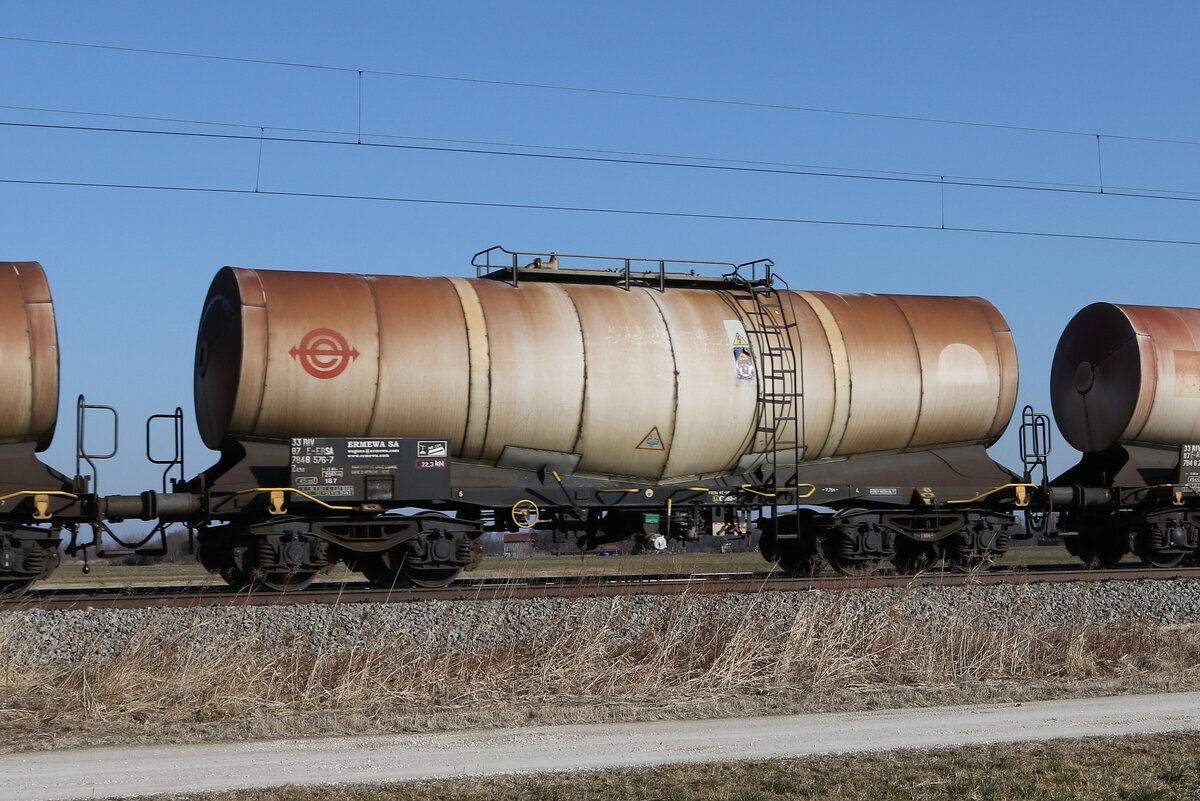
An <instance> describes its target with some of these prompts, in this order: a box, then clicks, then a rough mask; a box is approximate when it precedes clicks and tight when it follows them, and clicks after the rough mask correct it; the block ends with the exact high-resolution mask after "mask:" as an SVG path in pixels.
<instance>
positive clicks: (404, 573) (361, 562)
mask: <svg viewBox="0 0 1200 801" xmlns="http://www.w3.org/2000/svg"><path fill="white" fill-rule="evenodd" d="M408 557H409V552H408V549H407V548H405V547H403V546H401V547H399V548H392V549H391V550H388V551H384V552H382V553H378V554H371V555H369V556H360V557H358V558H356V559H355V561H354V567H355V569H356V570H358V571H360V572H361V573H362V574H363V575H364V576H366V577H367V581H369V582H371V583H372V584H374V585H375V586H376V587H389V588H397V587H423V588H425V589H436V588H438V587H445V586H446V585H448V584H450V583H451V582H452V581H454V579H456V578H458V576H459V574H460V573H462V570H461V569H459V568H456V567H430V566H422V565H420V564H418V563H415V562H413V561H411V559H410V558H408Z"/></svg>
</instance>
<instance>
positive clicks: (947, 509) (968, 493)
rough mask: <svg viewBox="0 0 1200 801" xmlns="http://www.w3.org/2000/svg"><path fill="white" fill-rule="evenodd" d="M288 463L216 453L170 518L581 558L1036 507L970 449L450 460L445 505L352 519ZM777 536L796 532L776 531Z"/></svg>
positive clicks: (937, 521) (934, 532)
mask: <svg viewBox="0 0 1200 801" xmlns="http://www.w3.org/2000/svg"><path fill="white" fill-rule="evenodd" d="M289 453H290V452H289V448H288V445H287V444H285V443H280V442H258V441H230V442H228V443H226V445H225V446H224V447H223V448H222V452H221V458H220V460H219V461H218V462H217V463H216V464H215V465H213V466H212V467H211V468H209V469H208V470H206V471H204V472H203V473H201V474H200V475H198V476H196V477H195V478H194V479H192V480H191V481H188V482H181V483H180V484H178V485H177V486H176V492H177V493H184V494H186V495H187V496H188V497H189V498H190V500H188V501H187V502H183V503H178V504H176V507H177V508H178V509H180V510H181V513H180V514H178V515H176V516H175V519H176V520H179V521H181V522H186V523H188V524H190V525H196V526H201V527H202V528H203V527H208V526H211V525H213V524H214V523H217V524H219V523H222V522H232V523H235V524H237V525H239V526H241V527H243V528H244V529H248V530H249V531H250V532H251V533H255V532H259V533H265V532H267V531H269V530H272V529H270V526H271V525H272V524H285V525H289V526H292V527H293V529H294V528H295V526H296V525H297V524H298V523H304V524H305V525H307V526H308V528H307V529H306V531H307V532H308V533H310V534H312V535H313V536H315V537H318V538H321V539H324V540H326V541H328V542H329V543H331V544H333V545H335V546H337V547H338V548H340V549H342V550H343V551H344V552H346V553H349V554H354V553H362V554H365V553H373V552H380V551H383V550H386V549H388V548H391V547H394V546H395V545H398V544H400V543H402V542H404V541H406V540H408V539H411V538H412V537H414V536H416V535H417V534H418V533H419V532H420V530H421V529H422V528H423V527H427V526H428V525H429V521H430V518H429V517H427V516H422V515H409V514H393V513H388V512H387V510H388V509H395V508H404V507H411V508H419V509H422V510H429V511H433V512H454V513H457V516H458V520H459V521H461V524H462V525H463V526H465V527H467V528H468V529H469V533H470V535H471V536H478V535H479V534H481V533H482V532H483V531H484V530H485V529H486V530H493V531H501V530H508V531H516V530H518V529H520V528H534V529H541V530H552V531H555V532H556V533H559V534H561V535H563V536H564V537H566V536H574V537H575V538H576V539H577V540H578V541H579V542H580V544H581V545H582V546H583V547H589V546H594V545H595V544H597V543H598V542H603V541H609V540H619V539H629V538H631V537H646V536H664V537H669V538H678V539H689V538H691V537H692V535H693V534H694V533H695V528H694V527H691V526H689V525H687V521H688V520H691V521H693V522H695V521H701V522H703V523H704V524H705V525H707V524H710V523H712V522H714V521H718V522H720V521H726V522H731V521H734V520H745V519H747V518H748V517H749V516H750V515H751V514H756V513H757V514H759V515H760V521H762V520H763V519H764V518H765V519H766V520H770V519H771V517H775V516H782V515H787V514H789V513H790V510H791V508H792V507H796V506H805V507H819V508H822V509H824V510H826V511H823V512H817V513H815V514H817V515H818V516H819V517H820V519H823V520H834V519H837V520H839V521H842V522H845V521H846V519H848V518H854V519H855V520H858V521H864V520H865V521H869V522H870V523H871V525H873V526H881V527H883V528H885V529H889V530H892V531H893V532H895V534H897V535H903V536H907V537H909V538H911V539H913V540H916V541H923V542H933V541H937V540H941V539H944V538H945V537H948V536H950V535H952V534H953V533H955V532H956V531H961V530H962V529H963V528H964V527H966V526H967V525H969V524H970V523H972V522H973V521H978V520H981V519H986V520H990V521H992V522H993V523H995V524H996V525H999V526H1010V525H1011V524H1012V523H1013V518H1012V513H1013V512H1014V511H1018V510H1020V509H1022V508H1028V507H1029V504H1030V503H1031V502H1032V501H1034V500H1035V495H1034V493H1033V492H1032V491H1030V489H1029V488H1030V487H1031V485H1029V484H1027V483H1022V481H1021V479H1020V478H1019V477H1018V476H1016V475H1015V474H1014V473H1012V472H1011V471H1009V470H1007V469H1006V468H1004V467H1002V466H1001V465H999V464H997V463H996V462H995V461H993V460H992V459H991V458H990V457H988V455H987V453H986V451H985V449H984V448H983V447H982V446H980V445H971V446H961V447H952V448H941V449H937V450H925V451H914V452H909V453H891V454H875V455H868V456H861V457H851V458H845V459H828V460H823V461H816V462H809V463H802V464H801V465H799V468H798V469H793V468H788V467H781V468H779V469H780V471H781V472H780V474H779V475H771V474H768V473H767V472H766V471H767V470H768V469H769V467H767V466H764V467H759V468H757V469H752V470H750V471H748V472H745V473H738V474H727V475H720V476H700V477H690V478H685V479H682V480H678V481H669V482H663V481H659V482H653V481H644V480H636V479H627V478H622V477H616V476H597V475H585V474H582V473H580V474H565V475H564V474H562V473H559V472H556V471H555V470H552V469H550V468H549V467H543V468H541V469H537V470H526V469H515V468H502V467H495V466H492V465H486V464H480V463H473V462H466V461H459V460H452V462H451V465H452V466H451V471H452V472H451V490H450V493H449V496H448V497H439V498H418V497H397V498H394V499H391V500H390V501H387V502H371V503H367V502H361V501H359V502H355V503H352V504H348V505H351V506H353V509H351V510H344V509H342V510H338V509H331V508H329V507H328V506H327V505H323V504H320V503H316V502H313V501H312V500H309V499H306V498H304V497H303V496H302V495H300V494H299V493H297V492H295V491H290V490H289V491H283V490H284V488H288V487H289V478H290V477H289ZM784 471H786V473H785V472H784ZM897 477H906V478H907V477H920V478H921V480H922V482H923V483H922V484H920V485H916V484H897V483H896V480H897ZM403 483H404V482H403V481H402V480H400V481H398V486H399V487H400V488H401V491H400V492H397V495H403V492H402V489H403ZM272 489H274V490H276V491H275V492H272V491H271V490H272ZM284 498H286V506H281V505H280V501H281V500H282V499H284ZM181 500H182V499H181ZM534 505H536V510H535V509H534ZM185 509H187V510H191V511H187V512H182V510H185ZM768 511H769V512H770V513H771V514H770V516H769V517H768V516H767V512H768ZM381 526H382V527H383V528H382V529H380V527H381ZM777 536H778V537H779V538H781V539H786V538H788V537H802V536H804V533H803V532H802V531H800V530H795V529H793V530H790V531H785V530H784V529H782V528H780V529H779V530H778V532H777Z"/></svg>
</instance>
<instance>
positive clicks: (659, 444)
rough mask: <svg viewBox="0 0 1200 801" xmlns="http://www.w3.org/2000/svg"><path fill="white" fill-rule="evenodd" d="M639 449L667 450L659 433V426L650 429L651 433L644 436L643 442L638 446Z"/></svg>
mask: <svg viewBox="0 0 1200 801" xmlns="http://www.w3.org/2000/svg"><path fill="white" fill-rule="evenodd" d="M636 450H639V451H665V450H666V447H665V446H663V441H662V437H661V436H659V434H658V426H655V427H654V428H652V429H650V433H649V434H647V435H646V436H644V437H642V441H641V443H640V444H639V445H638V446H637V448H636Z"/></svg>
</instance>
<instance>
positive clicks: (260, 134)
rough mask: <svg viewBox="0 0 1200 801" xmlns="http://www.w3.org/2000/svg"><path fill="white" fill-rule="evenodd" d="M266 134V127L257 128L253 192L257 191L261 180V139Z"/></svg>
mask: <svg viewBox="0 0 1200 801" xmlns="http://www.w3.org/2000/svg"><path fill="white" fill-rule="evenodd" d="M266 135H267V129H266V128H259V129H258V166H257V167H256V168H255V170H254V192H255V194H257V193H258V189H259V186H260V185H261V182H262V152H263V139H265V138H266Z"/></svg>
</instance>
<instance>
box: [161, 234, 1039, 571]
mask: <svg viewBox="0 0 1200 801" xmlns="http://www.w3.org/2000/svg"><path fill="white" fill-rule="evenodd" d="M496 257H500V259H501V260H502V261H501V263H500V264H497V263H495V261H494V259H495V258H496ZM473 264H475V266H476V267H477V276H476V277H475V278H441V277H439V278H422V277H407V276H365V275H346V274H332V273H316V272H291V271H288V272H284V271H270V270H247V269H235V268H225V269H223V270H221V271H220V272H219V273H218V274H217V276H216V278H215V279H214V281H213V283H212V286H211V288H210V290H209V293H208V297H207V300H206V301H205V305H204V310H203V314H202V319H201V323H200V330H199V335H198V340H197V350H196V373H195V375H196V378H195V401H196V414H197V421H198V424H199V428H200V432H201V434H202V436H203V438H204V441H205V443H206V444H208V445H209V446H210V447H212V448H215V449H217V450H219V451H220V453H221V457H220V459H219V461H218V462H217V464H215V465H214V466H213V467H211V468H209V469H208V470H205V471H204V472H203V473H201V474H200V475H198V476H196V477H195V478H194V479H191V480H189V481H186V482H179V483H178V484H177V486H176V487H175V491H176V493H178V494H180V495H181V496H186V497H188V498H191V499H192V500H182V499H181V500H179V501H176V502H175V503H176V506H175V507H174V511H173V512H171V513H166V514H164V512H163V510H162V509H159V510H158V517H159V518H160V519H174V520H179V521H183V522H186V523H188V524H190V525H194V526H196V527H197V528H198V532H199V534H198V536H199V540H200V543H201V554H202V561H203V562H204V564H205V565H206V566H207V567H208V568H209V569H211V570H213V571H215V572H218V573H220V574H221V575H222V576H223V577H225V579H226V580H227V581H229V582H230V583H232V584H235V585H242V584H247V583H249V582H251V581H256V582H259V583H262V584H265V585H266V586H269V587H274V588H277V589H281V590H286V589H294V588H296V587H300V586H304V585H305V584H307V583H308V582H309V581H311V580H312V578H313V577H314V576H315V575H317V574H318V573H319V572H320V571H321V570H323V569H324V568H326V567H327V566H329V565H330V564H332V563H334V562H336V561H343V562H345V563H347V564H348V565H350V566H351V567H352V568H353V569H355V570H359V571H361V572H363V573H364V574H365V575H366V576H367V577H368V578H369V579H370V580H372V581H373V582H376V583H378V584H384V585H389V586H391V585H400V584H415V585H419V586H436V585H441V584H444V583H447V582H449V581H450V580H452V579H453V578H454V577H455V576H456V575H457V574H458V572H459V571H461V570H463V569H467V568H470V567H472V566H473V565H474V564H475V563H477V561H478V559H479V556H480V550H479V547H478V539H479V537H480V536H481V534H482V533H484V532H485V531H514V530H518V529H522V528H532V529H538V530H546V531H551V532H553V533H554V535H555V536H556V537H558V538H561V539H563V540H565V539H568V538H570V539H573V540H575V541H577V542H578V543H580V544H581V545H582V546H583V547H585V548H587V547H594V546H595V545H597V544H598V543H601V542H605V541H611V540H618V539H629V538H633V539H636V540H639V541H641V542H642V543H643V544H645V545H646V546H647V547H652V548H653V547H657V548H662V547H665V543H666V541H667V539H680V540H690V539H695V538H697V537H699V536H700V535H701V534H711V533H718V534H719V533H725V534H735V535H744V534H745V533H746V532H747V531H748V528H749V526H750V525H751V523H757V525H758V526H759V527H760V528H761V529H762V530H763V532H764V535H763V537H762V549H763V552H764V554H765V555H766V556H767V557H768V558H769V559H773V560H776V561H779V562H780V564H781V565H783V566H784V567H785V569H788V570H792V571H795V572H806V571H811V570H813V569H815V568H816V566H817V565H818V564H820V563H821V562H822V560H827V561H828V562H829V563H831V564H832V565H834V566H835V567H836V568H838V569H840V570H842V571H845V572H848V573H855V574H859V573H868V572H871V571H872V570H874V569H876V568H877V567H878V566H879V565H880V564H881V563H882V562H884V561H886V560H891V561H892V562H893V563H894V564H895V565H896V566H897V567H899V568H900V569H902V570H917V569H920V568H921V567H923V566H924V565H926V564H927V563H928V562H929V561H931V560H932V559H934V558H936V557H938V556H945V557H946V558H947V559H948V560H949V561H950V562H951V563H952V564H955V565H958V566H961V567H969V566H971V565H974V564H979V563H981V562H983V561H985V560H986V559H988V558H989V557H991V556H993V555H995V554H997V553H1000V552H1002V551H1003V550H1004V549H1005V547H1006V544H1007V538H1008V535H1009V529H1010V527H1011V526H1012V525H1013V522H1014V520H1013V513H1014V511H1017V510H1019V509H1021V508H1024V507H1026V506H1027V505H1028V504H1029V502H1030V499H1031V494H1030V492H1028V488H1029V487H1030V486H1031V485H1029V484H1027V483H1026V482H1023V481H1022V479H1021V477H1019V476H1017V475H1015V474H1013V473H1012V472H1010V471H1009V470H1007V469H1005V468H1003V467H1001V466H1000V465H998V464H996V463H995V462H994V461H992V460H991V459H990V458H988V456H987V455H986V453H985V448H986V447H987V446H988V445H990V444H991V443H993V442H994V441H995V440H996V439H997V438H998V437H999V436H1000V434H1001V433H1002V432H1003V431H1004V429H1005V427H1006V425H1007V423H1008V421H1009V419H1010V418H1011V416H1012V412H1013V405H1014V403H1015V397H1016V389H1017V363H1016V354H1015V350H1014V346H1013V341H1012V336H1011V333H1010V332H1009V329H1008V325H1007V324H1006V323H1005V321H1004V318H1003V317H1002V316H1001V315H1000V313H999V312H998V311H997V310H996V309H995V307H994V306H992V305H991V304H990V303H988V302H987V301H985V300H982V299H980V298H967V297H920V296H901V295H862V294H859V295H856V294H836V293H827V292H804V291H794V290H790V289H788V288H787V287H786V286H784V285H783V284H782V281H781V280H780V279H779V278H778V276H776V275H775V274H773V272H772V271H771V269H770V268H771V264H770V262H767V261H762V262H754V263H748V264H743V265H735V264H714V263H701V262H674V261H660V260H653V261H650V260H636V259H618V260H604V261H600V262H597V261H596V260H595V257H585V256H564V255H553V254H532V253H512V252H509V251H505V250H503V249H501V248H493V249H490V250H488V251H482V252H481V253H480V254H477V255H476V257H475V259H474V260H473ZM597 264H599V266H596V265H597ZM568 265H571V266H568ZM581 265H582V266H581ZM702 270H704V271H706V272H714V271H717V270H719V271H720V272H721V273H722V274H721V275H719V276H711V275H704V274H701V271H702ZM798 505H804V506H819V507H822V509H824V511H809V510H804V511H794V509H795V507H797V506H798ZM396 509H409V510H419V511H409V512H405V513H396V512H389V511H388V510H396Z"/></svg>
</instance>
